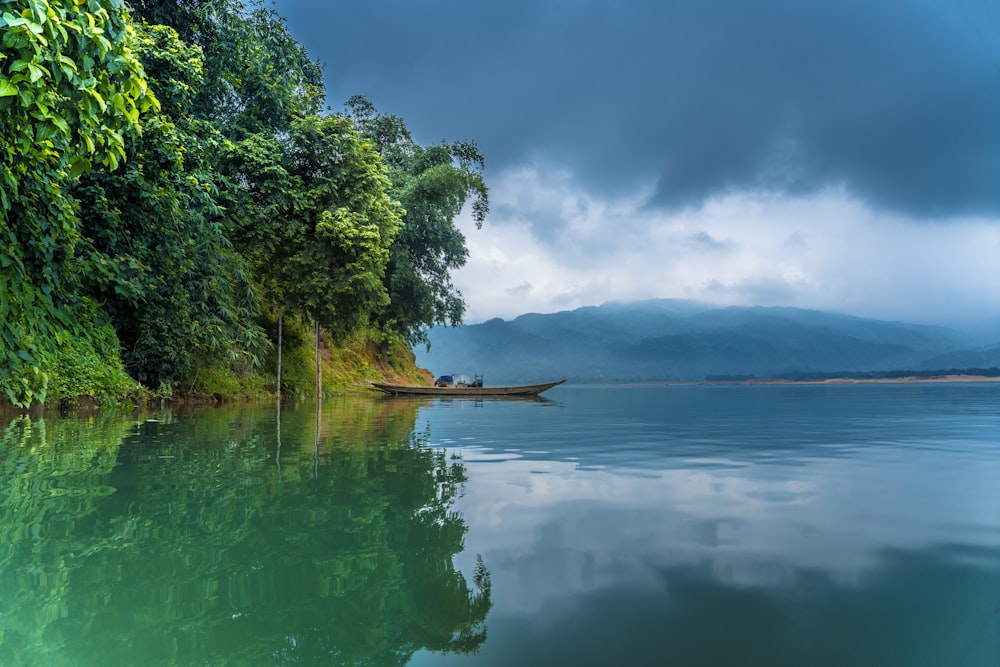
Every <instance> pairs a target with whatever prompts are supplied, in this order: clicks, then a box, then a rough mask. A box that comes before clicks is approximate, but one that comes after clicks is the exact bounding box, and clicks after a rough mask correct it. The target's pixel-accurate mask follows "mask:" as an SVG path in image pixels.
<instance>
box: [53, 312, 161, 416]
mask: <svg viewBox="0 0 1000 667" xmlns="http://www.w3.org/2000/svg"><path fill="white" fill-rule="evenodd" d="M81 312H85V313H86V317H82V318H81V322H80V324H81V330H80V332H79V333H78V334H77V335H75V336H71V337H70V338H69V340H67V341H66V343H65V344H63V345H61V346H60V347H59V349H58V350H57V351H56V353H55V354H54V355H53V356H52V357H51V358H50V359H49V360H47V361H46V363H45V366H44V370H45V372H46V375H47V376H48V377H49V384H48V394H49V397H50V399H54V400H56V401H58V402H59V404H60V405H62V406H66V407H69V406H73V405H75V404H76V403H77V401H78V399H79V398H80V397H82V396H90V397H91V398H92V399H93V400H94V401H95V402H96V403H97V404H99V405H103V406H109V407H111V406H114V405H116V404H117V402H118V401H119V400H120V399H132V400H135V401H138V400H139V399H140V398H141V397H142V395H143V394H144V391H143V389H142V387H141V385H139V383H137V382H136V381H135V380H133V379H132V378H131V377H129V375H128V374H127V373H126V372H125V368H124V367H123V366H122V363H121V357H120V356H119V354H118V351H119V347H120V344H119V342H118V337H117V336H116V335H115V330H114V328H113V327H112V326H111V323H110V322H109V321H108V318H107V315H106V314H105V313H104V312H103V311H101V310H98V309H97V308H96V307H94V305H93V304H92V303H88V304H87V307H86V308H85V309H81Z"/></svg>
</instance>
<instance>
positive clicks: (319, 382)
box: [316, 320, 323, 398]
mask: <svg viewBox="0 0 1000 667" xmlns="http://www.w3.org/2000/svg"><path fill="white" fill-rule="evenodd" d="M322 395H323V371H322V369H321V368H320V364H319V320H317V321H316V397H317V398H319V397H320V396H322Z"/></svg>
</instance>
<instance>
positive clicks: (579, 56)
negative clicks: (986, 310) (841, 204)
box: [277, 0, 1000, 218]
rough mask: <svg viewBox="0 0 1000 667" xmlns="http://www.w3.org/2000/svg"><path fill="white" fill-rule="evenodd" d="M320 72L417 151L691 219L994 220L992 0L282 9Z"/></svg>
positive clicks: (996, 107) (999, 73)
mask: <svg viewBox="0 0 1000 667" xmlns="http://www.w3.org/2000/svg"><path fill="white" fill-rule="evenodd" d="M277 7H278V9H279V12H281V13H283V14H284V15H286V16H287V17H288V19H289V22H290V25H291V26H292V28H293V30H294V32H295V34H296V35H297V36H298V37H299V38H300V39H301V40H302V41H303V43H305V44H306V46H307V47H310V48H311V51H312V52H313V53H317V54H318V55H319V56H320V57H321V59H322V60H323V61H324V62H325V64H326V66H327V81H328V85H329V93H330V102H331V105H332V106H334V107H336V106H337V105H338V104H339V103H340V102H342V101H343V100H345V99H346V98H347V97H348V96H350V95H352V94H355V93H361V94H365V95H367V96H369V97H370V98H371V99H372V100H373V101H374V102H375V103H376V105H377V106H379V107H380V108H384V109H386V110H391V111H392V112H394V113H398V114H400V115H402V116H403V117H404V118H406V119H407V120H408V121H409V122H410V123H411V125H412V126H413V128H414V129H415V130H416V131H417V132H418V133H419V134H420V135H422V137H423V138H424V140H426V141H437V140H439V139H442V138H446V137H447V138H465V137H468V138H474V139H476V140H478V141H479V142H480V144H481V146H482V148H483V150H484V153H485V154H486V156H487V158H488V160H489V164H490V167H491V168H495V169H499V170H502V169H504V168H507V167H509V166H512V165H516V164H520V163H524V162H529V161H530V162H534V163H536V164H543V165H544V164H551V165H554V166H560V167H564V168H567V169H570V170H571V171H572V172H573V173H574V174H575V175H576V176H577V177H578V178H579V179H580V180H581V184H582V185H583V186H584V187H586V188H587V189H588V190H591V191H596V192H602V193H607V194H621V193H623V192H626V191H628V190H629V189H631V188H633V187H635V185H636V184H637V183H645V184H648V185H651V186H652V188H653V192H652V193H651V198H650V203H651V204H653V205H657V206H665V207H684V206H697V205H700V204H701V203H702V202H704V201H705V200H707V199H708V198H710V197H712V196H714V195H717V194H720V193H723V194H725V193H730V192H733V191H740V190H761V189H763V190H770V191H779V192H786V193H790V194H796V195H798V194H808V193H813V192H817V191H820V190H822V189H823V188H825V187H828V186H836V187H844V188H846V189H847V190H848V191H849V192H850V193H851V194H853V195H854V196H857V197H859V198H860V199H862V200H864V201H866V202H869V203H871V204H872V205H873V206H876V207H880V208H887V209H891V210H894V211H899V212H903V213H906V214H909V215H913V216H919V217H923V218H941V217H947V216H951V215H956V214H983V213H990V214H992V213H996V212H998V211H1000V187H998V184H1000V155H998V151H997V147H998V145H1000V38H998V37H1000V11H998V10H997V5H996V3H992V2H968V1H962V0H958V1H949V2H945V1H926V2H913V1H912V0H906V1H895V0H880V1H878V2H871V0H866V1H857V0H848V1H843V2H816V1H809V0H806V1H803V0H759V1H757V2H752V3H748V2H743V1H742V0H700V1H697V2H694V1H689V2H652V1H643V0H633V1H631V2H620V1H618V0H613V1H612V0H590V1H587V0H579V1H570V0H557V1H551V0H550V1H539V0H507V1H505V2H502V3H501V2H496V3H484V2H466V1H459V0H437V1H427V2H413V1H412V0H370V1H368V2H365V3H336V4H331V5H329V7H328V8H327V6H326V5H325V4H322V3H315V2H304V1H302V0H283V1H282V2H279V3H278V4H277Z"/></svg>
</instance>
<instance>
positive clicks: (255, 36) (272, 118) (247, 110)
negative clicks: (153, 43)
mask: <svg viewBox="0 0 1000 667" xmlns="http://www.w3.org/2000/svg"><path fill="white" fill-rule="evenodd" d="M131 4H132V7H133V11H135V13H136V14H137V15H138V16H142V17H143V18H144V19H145V20H147V21H148V22H149V23H159V24H163V25H169V26H171V27H173V28H174V29H175V30H177V33H178V35H179V36H180V39H181V40H182V41H184V42H187V43H190V44H194V45H197V46H199V47H201V49H202V51H203V53H204V77H203V80H202V81H201V83H200V85H199V86H198V88H197V90H196V91H195V93H194V100H193V105H192V109H191V113H193V114H194V115H196V116H197V117H199V118H202V119H205V120H209V121H211V122H212V123H213V125H215V126H216V127H217V128H218V129H219V130H220V131H221V132H223V133H224V134H225V135H226V136H227V137H230V138H234V139H243V138H246V137H247V136H248V135H251V134H263V135H266V136H273V135H274V133H275V131H276V130H284V129H286V128H287V127H288V126H289V125H290V124H291V122H292V121H293V120H294V119H296V118H302V117H304V116H308V115H313V114H317V113H319V111H320V110H321V108H322V105H323V100H324V96H325V93H324V90H323V73H322V69H321V67H320V66H319V64H318V63H316V62H315V61H314V60H312V59H310V57H309V54H308V52H307V51H306V50H305V48H304V47H303V46H302V45H301V44H299V43H298V42H297V41H295V39H294V38H292V36H291V34H289V32H288V28H287V26H286V25H285V22H284V19H282V18H281V17H280V16H279V15H278V14H277V12H275V10H274V9H271V8H265V7H261V6H260V3H259V2H253V1H251V2H249V3H247V2H243V1H242V0H133V2H132V3H131Z"/></svg>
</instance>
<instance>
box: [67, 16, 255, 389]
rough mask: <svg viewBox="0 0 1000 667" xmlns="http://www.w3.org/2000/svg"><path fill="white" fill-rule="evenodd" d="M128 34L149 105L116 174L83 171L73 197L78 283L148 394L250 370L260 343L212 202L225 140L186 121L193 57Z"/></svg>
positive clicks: (173, 44) (243, 271) (239, 262)
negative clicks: (77, 209)
mask: <svg viewBox="0 0 1000 667" xmlns="http://www.w3.org/2000/svg"><path fill="white" fill-rule="evenodd" d="M138 34H139V39H138V42H137V46H136V53H137V54H139V56H140V57H141V58H142V61H143V63H144V64H145V65H146V71H147V74H148V77H149V86H150V88H151V89H152V90H153V91H154V92H155V93H156V95H157V96H158V98H159V99H160V100H161V109H160V111H159V113H155V114H153V113H150V114H147V115H144V116H143V117H142V122H143V126H144V132H143V134H142V136H141V137H134V138H131V139H129V140H128V141H127V148H128V155H129V160H128V163H127V164H126V166H125V169H124V171H123V172H120V173H109V172H104V171H97V170H95V171H94V172H92V173H91V174H90V175H88V176H86V177H84V179H83V181H82V182H81V185H80V187H78V188H77V189H76V191H75V192H76V194H77V195H78V197H79V199H80V201H81V207H82V212H83V219H84V225H83V227H82V231H83V233H84V236H85V244H84V248H85V252H82V253H81V254H82V255H84V256H85V258H86V262H85V264H84V266H86V267H88V270H87V272H86V273H84V274H82V275H81V276H80V281H81V283H82V284H83V287H84V288H85V289H86V290H87V292H88V293H90V294H93V295H94V296H95V297H97V298H98V299H100V301H101V303H102V304H103V306H104V308H105V309H106V310H107V312H108V313H109V314H110V315H111V317H112V319H113V321H114V323H115V327H116V328H117V330H118V335H119V337H120V338H121V341H122V344H123V345H124V352H123V356H124V360H125V363H126V367H127V368H128V370H129V372H130V373H131V374H132V375H133V376H134V377H136V378H137V379H139V380H141V381H143V382H145V383H147V384H148V385H150V386H155V385H157V384H158V383H163V382H167V383H177V382H179V381H184V380H186V379H189V378H190V377H191V376H193V374H194V371H195V368H197V367H198V366H199V365H202V364H208V365H211V364H212V363H213V362H214V361H215V360H226V359H228V361H229V362H230V363H231V364H232V365H233V367H234V368H235V369H236V370H237V371H238V370H240V369H247V368H253V367H256V366H257V365H259V360H260V355H261V353H262V352H263V351H265V350H266V349H267V346H268V342H267V340H266V337H265V335H264V332H263V331H262V330H261V329H260V327H259V326H257V325H256V324H255V322H254V318H255V316H256V313H257V295H256V292H255V288H254V285H253V283H252V279H251V277H250V275H249V272H248V269H247V267H246V266H245V264H244V262H243V259H242V258H241V257H240V256H239V255H238V254H237V253H236V252H235V250H234V249H233V248H232V245H231V244H230V242H229V240H228V238H227V237H226V236H225V234H224V233H223V230H222V211H221V210H220V209H219V207H218V206H217V205H216V202H215V194H216V192H217V189H216V186H215V183H216V181H217V179H218V176H217V174H216V173H215V170H214V166H213V164H212V162H213V160H214V157H213V156H214V155H215V154H216V153H217V152H218V151H219V150H221V148H222V147H223V146H224V145H225V144H226V141H225V139H224V138H223V137H222V136H221V135H220V134H219V133H218V132H217V131H216V130H215V129H214V128H213V127H212V126H211V125H209V124H208V123H206V122H204V121H201V120H198V119H197V118H194V117H192V116H191V115H190V111H191V105H192V100H193V96H194V91H195V90H196V89H197V87H198V85H199V82H200V81H201V78H202V72H201V59H200V50H199V49H197V48H195V47H192V46H189V45H185V44H183V43H182V42H180V41H179V40H178V39H177V34H176V33H175V32H174V30H173V29H171V28H168V27H165V26H148V25H143V26H140V27H139V29H138Z"/></svg>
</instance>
